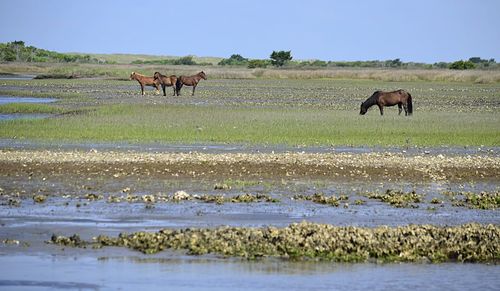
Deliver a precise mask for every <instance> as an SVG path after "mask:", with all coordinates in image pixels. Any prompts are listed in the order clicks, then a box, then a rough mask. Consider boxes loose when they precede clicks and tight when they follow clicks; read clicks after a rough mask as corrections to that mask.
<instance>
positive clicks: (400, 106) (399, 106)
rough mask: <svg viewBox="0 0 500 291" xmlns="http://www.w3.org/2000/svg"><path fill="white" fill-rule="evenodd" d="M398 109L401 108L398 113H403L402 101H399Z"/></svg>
mask: <svg viewBox="0 0 500 291" xmlns="http://www.w3.org/2000/svg"><path fill="white" fill-rule="evenodd" d="M398 109H399V114H398V115H401V111H403V106H402V105H401V103H398ZM405 112H406V109H405Z"/></svg>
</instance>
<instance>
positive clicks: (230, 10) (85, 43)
mask: <svg viewBox="0 0 500 291" xmlns="http://www.w3.org/2000/svg"><path fill="white" fill-rule="evenodd" d="M188 3H189V4H190V5H189V6H187V5H185V3H183V2H180V1H159V2H158V4H157V6H156V7H150V6H145V5H144V4H142V5H141V4H140V3H138V2H136V1H128V0H127V1H120V2H113V1H96V0H89V1H85V2H65V1H60V0H47V1H36V0H25V1H22V2H21V3H19V2H18V1H11V0H4V1H2V2H1V3H0V27H2V28H1V33H0V42H12V41H16V40H22V41H24V42H25V43H26V44H27V45H32V46H35V47H38V48H43V49H47V50H53V51H57V52H66V53H67V52H77V53H89V54H94V53H95V54H146V55H162V56H186V55H195V56H198V57H221V58H228V57H229V56H230V55H232V54H240V55H242V56H243V57H246V58H252V59H268V58H269V55H270V54H271V52H272V51H273V50H286V51H288V50H290V51H292V56H293V58H294V59H296V60H311V59H320V60H325V61H369V60H381V61H383V60H389V59H397V58H399V59H401V61H403V62H422V63H435V62H440V61H445V62H452V61H456V60H467V59H469V58H470V57H480V58H483V59H491V58H494V59H495V60H496V61H499V60H500V29H498V28H499V27H500V17H498V13H499V12H500V1H494V0H479V1H469V0H458V1H451V0H442V1H429V0H423V1H418V2H410V3H407V2H406V1H396V0H384V1H368V0H359V1H326V0H310V1H307V2H306V1H283V0H277V1H262V0H254V1H229V0H215V1H198V0H193V1H190V2H188Z"/></svg>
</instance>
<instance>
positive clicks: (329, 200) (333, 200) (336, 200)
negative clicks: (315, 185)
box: [293, 193, 349, 207]
mask: <svg viewBox="0 0 500 291" xmlns="http://www.w3.org/2000/svg"><path fill="white" fill-rule="evenodd" d="M293 199H295V200H306V201H312V202H314V203H318V204H324V205H330V206H335V207H338V206H339V205H340V202H345V201H347V200H349V197H347V196H346V195H340V196H338V197H337V196H335V195H332V196H326V195H325V194H323V193H314V195H302V194H298V195H295V196H293Z"/></svg>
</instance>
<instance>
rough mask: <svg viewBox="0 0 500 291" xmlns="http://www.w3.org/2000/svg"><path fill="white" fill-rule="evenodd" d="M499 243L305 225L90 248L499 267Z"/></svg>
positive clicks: (443, 230)
mask: <svg viewBox="0 0 500 291" xmlns="http://www.w3.org/2000/svg"><path fill="white" fill-rule="evenodd" d="M56 238H57V240H54V238H53V242H54V243H57V242H58V241H61V242H62V243H63V244H65V245H71V244H72V241H71V240H69V242H68V241H67V240H66V239H61V238H60V237H56ZM499 241H500V228H499V227H498V226H496V225H491V224H490V225H480V224H465V225H461V226H455V227H438V226H432V225H409V226H400V227H387V226H381V227H377V228H363V227H353V226H344V227H339V226H332V225H325V224H316V223H308V222H302V223H298V224H297V223H294V224H291V225H289V226H288V227H285V228H276V227H265V228H244V227H228V226H225V227H218V228H215V229H210V228H206V229H197V228H186V229H163V230H160V231H159V232H154V233H149V232H137V233H133V234H120V235H119V236H118V237H108V236H98V237H97V238H95V239H94V241H93V242H89V244H92V245H93V247H103V246H121V247H128V248H131V249H134V250H138V251H141V252H143V253H146V254H152V253H157V252H159V251H162V250H165V249H176V250H187V253H188V254H191V255H204V254H208V253H213V254H219V255H222V256H226V257H227V256H233V257H242V258H247V259H255V258H259V257H278V258H282V259H291V260H328V261H338V262H367V261H375V262H484V263H491V262H492V263H498V262H499V260H500V250H499V248H498V242H499ZM75 245H76V244H75Z"/></svg>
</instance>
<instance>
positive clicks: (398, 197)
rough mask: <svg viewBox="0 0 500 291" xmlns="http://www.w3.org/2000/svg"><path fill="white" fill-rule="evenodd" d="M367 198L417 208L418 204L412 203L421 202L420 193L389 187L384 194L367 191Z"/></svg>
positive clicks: (395, 205) (401, 206) (396, 205)
mask: <svg viewBox="0 0 500 291" xmlns="http://www.w3.org/2000/svg"><path fill="white" fill-rule="evenodd" d="M368 198H369V199H377V200H380V201H382V202H385V203H388V204H390V205H392V206H394V207H397V208H418V205H415V204H413V203H420V202H422V195H421V194H417V193H416V192H415V191H411V192H407V193H406V192H403V191H399V190H391V189H387V190H386V191H385V193H384V194H382V193H369V194H368Z"/></svg>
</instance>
